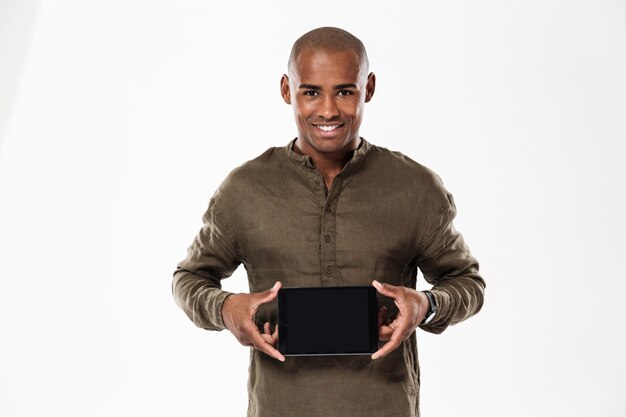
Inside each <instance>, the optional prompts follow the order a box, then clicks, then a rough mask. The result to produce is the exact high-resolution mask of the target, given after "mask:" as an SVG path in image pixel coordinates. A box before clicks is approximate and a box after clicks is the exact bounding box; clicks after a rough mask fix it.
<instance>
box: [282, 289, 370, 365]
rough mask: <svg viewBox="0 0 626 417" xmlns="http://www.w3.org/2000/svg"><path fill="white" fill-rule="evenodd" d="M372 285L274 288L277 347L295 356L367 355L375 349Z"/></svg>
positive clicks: (286, 354) (284, 353)
mask: <svg viewBox="0 0 626 417" xmlns="http://www.w3.org/2000/svg"><path fill="white" fill-rule="evenodd" d="M377 310H378V302H377V299H376V289H375V288H374V287H371V286H370V287H306V288H281V289H280V290H278V350H279V351H280V353H282V354H283V355H285V356H296V355H370V354H372V353H374V352H376V351H377V350H378V323H377Z"/></svg>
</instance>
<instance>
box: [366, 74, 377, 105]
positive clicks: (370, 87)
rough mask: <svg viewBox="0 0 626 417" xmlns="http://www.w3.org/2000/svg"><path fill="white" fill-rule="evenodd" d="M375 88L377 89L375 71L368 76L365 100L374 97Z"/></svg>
mask: <svg viewBox="0 0 626 417" xmlns="http://www.w3.org/2000/svg"><path fill="white" fill-rule="evenodd" d="M374 90H376V75H374V73H373V72H370V74H369V75H368V76H367V85H366V86H365V102H366V103H367V102H368V101H370V100H371V99H372V97H374Z"/></svg>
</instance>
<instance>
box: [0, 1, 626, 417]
mask: <svg viewBox="0 0 626 417" xmlns="http://www.w3.org/2000/svg"><path fill="white" fill-rule="evenodd" d="M625 22H626V4H625V3H624V2H622V1H617V0H615V1H608V0H604V1H601V0H586V1H575V2H574V1H546V0H533V1H528V0H526V1H521V0H520V1H512V0H507V1H502V0H492V1H487V0H482V1H464V0H459V1H447V0H441V1H412V2H399V1H398V2H380V1H377V2H364V1H351V2H344V3H340V2H336V1H317V2H307V3H304V2H302V3H301V2H293V1H283V2H257V1H250V2H246V3H241V2H234V1H230V2H227V1H208V0H206V1H171V2H162V1H144V2H141V1H128V0H125V1H107V2H104V1H103V2H95V1H91V2H84V1H33V0H30V1H24V0H21V1H18V0H14V1H6V0H5V1H0V280H1V281H0V284H1V286H0V339H1V341H0V416H2V417H5V416H6V417H13V416H15V417H18V416H66V417H67V416H80V417H84V416H116V417H117V416H138V415H153V416H175V415H180V416H182V415H185V416H242V415H244V414H245V410H246V407H247V394H246V381H247V369H248V350H247V349H248V348H245V347H242V346H240V345H239V344H238V343H237V342H236V340H235V339H234V338H233V337H232V336H231V335H230V334H229V333H228V332H227V331H225V332H207V331H204V330H201V329H198V328H196V327H195V326H194V325H193V324H192V323H191V322H190V321H189V320H188V319H187V317H186V316H185V315H184V313H183V312H182V311H181V310H180V309H178V307H177V306H176V305H175V303H174V300H173V298H172V296H171V278H172V272H173V271H174V268H175V265H176V263H177V262H178V261H180V260H181V259H182V258H184V256H185V254H186V250H187V247H188V246H189V244H191V241H192V239H193V237H194V236H195V234H196V233H197V231H198V230H199V228H200V226H201V215H202V213H203V212H204V210H205V208H206V205H207V204H208V200H209V198H210V196H211V194H212V193H213V191H214V190H215V188H216V187H217V185H218V184H219V183H220V182H221V181H222V179H223V178H224V177H225V176H226V174H227V173H228V172H229V171H230V170H231V169H233V168H234V167H236V166H237V165H239V164H241V163H243V162H244V161H246V160H248V159H251V158H253V157H255V156H257V155H258V154H260V153H261V152H263V151H264V150H265V149H267V148H268V147H270V146H284V145H285V144H286V143H287V142H288V141H289V140H290V139H292V138H293V137H295V135H296V130H295V124H294V122H293V115H292V112H291V109H290V108H289V106H287V105H285V104H284V103H283V102H282V100H281V98H280V95H279V88H278V87H279V79H280V75H281V74H282V73H283V72H285V70H286V61H287V57H288V54H289V50H290V48H291V45H292V43H293V41H294V40H295V39H296V38H297V37H298V36H300V35H301V34H303V33H304V32H306V31H308V30H310V29H312V28H315V27H318V26H324V25H333V26H339V27H342V28H344V29H347V30H349V31H351V32H352V33H354V34H355V35H356V36H358V37H360V38H361V39H362V40H363V42H364V43H365V45H366V47H367V49H368V53H369V57H370V62H371V70H372V71H374V72H375V73H376V74H377V79H378V85H377V91H376V94H375V96H374V99H373V100H372V102H371V103H369V104H368V105H367V106H366V114H365V121H364V124H363V126H362V129H361V135H362V136H364V137H365V138H366V139H368V140H369V141H370V142H372V143H374V144H376V145H379V146H384V147H387V148H390V149H393V150H399V151H401V152H403V153H404V154H406V155H408V156H410V157H411V158H413V159H415V160H417V161H419V162H421V163H423V164H424V165H426V166H428V167H430V168H432V169H434V170H435V171H436V172H437V173H438V174H439V175H440V176H441V177H442V178H443V180H444V183H445V184H446V186H447V188H448V189H449V190H450V191H451V192H452V193H453V194H454V196H455V201H456V203H457V207H458V212H459V214H458V217H457V220H456V225H457V227H458V228H459V229H460V230H461V232H462V233H463V235H464V237H465V238H466V240H467V242H468V244H469V245H470V248H471V249H472V251H473V253H474V254H475V255H476V257H477V258H478V259H479V260H480V262H481V271H482V273H483V275H484V277H485V279H486V282H487V290H486V303H485V306H484V309H483V311H481V313H480V314H479V315H477V316H476V317H474V318H472V319H470V320H468V321H467V322H464V323H462V324H459V325H458V326H454V327H451V328H449V329H448V330H447V331H446V332H444V333H443V334H442V335H439V336H434V335H430V334H425V333H424V332H421V331H420V332H419V333H418V343H419V347H420V361H421V366H422V389H421V402H422V406H421V409H422V413H423V415H424V416H427V417H435V416H485V417H486V416H494V417H502V416H530V415H533V416H591V415H594V416H596V415H597V416H623V415H624V414H623V413H624V409H626V400H625V399H624V391H625V388H626V384H625V383H624V373H625V372H626V362H625V359H624V352H625V351H626V340H625V334H624V327H625V326H624V324H623V318H624V306H623V304H622V301H623V299H624V293H625V291H626V274H625V272H624V266H623V264H624V259H625V258H624V251H625V249H626V248H625V245H624V236H625V233H626V221H625V218H624V213H625V212H626V195H625V194H626V191H625V190H626V184H625V181H624V180H625V179H626V168H625V165H626V164H625V162H624V161H625V158H626V144H625V143H626V117H625V116H626V77H625V74H626V24H625ZM224 287H225V288H226V289H228V290H230V291H247V281H246V275H245V271H244V270H243V268H240V269H239V270H238V271H237V272H236V273H235V275H234V276H233V277H232V278H230V279H228V280H226V281H224ZM423 287H425V286H424V285H423Z"/></svg>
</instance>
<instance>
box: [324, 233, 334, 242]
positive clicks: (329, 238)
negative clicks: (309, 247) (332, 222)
mask: <svg viewBox="0 0 626 417" xmlns="http://www.w3.org/2000/svg"><path fill="white" fill-rule="evenodd" d="M324 240H325V241H326V243H330V241H331V240H332V238H331V237H330V235H326V236H324Z"/></svg>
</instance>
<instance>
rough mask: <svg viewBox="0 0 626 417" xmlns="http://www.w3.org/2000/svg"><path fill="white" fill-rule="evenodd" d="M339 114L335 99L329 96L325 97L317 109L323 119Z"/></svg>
mask: <svg viewBox="0 0 626 417" xmlns="http://www.w3.org/2000/svg"><path fill="white" fill-rule="evenodd" d="M338 114H339V109H337V103H335V97H333V96H332V95H331V94H328V95H326V96H325V97H324V98H323V99H322V102H321V105H320V108H319V115H320V117H323V118H325V119H331V118H333V117H335V116H337V115H338Z"/></svg>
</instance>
